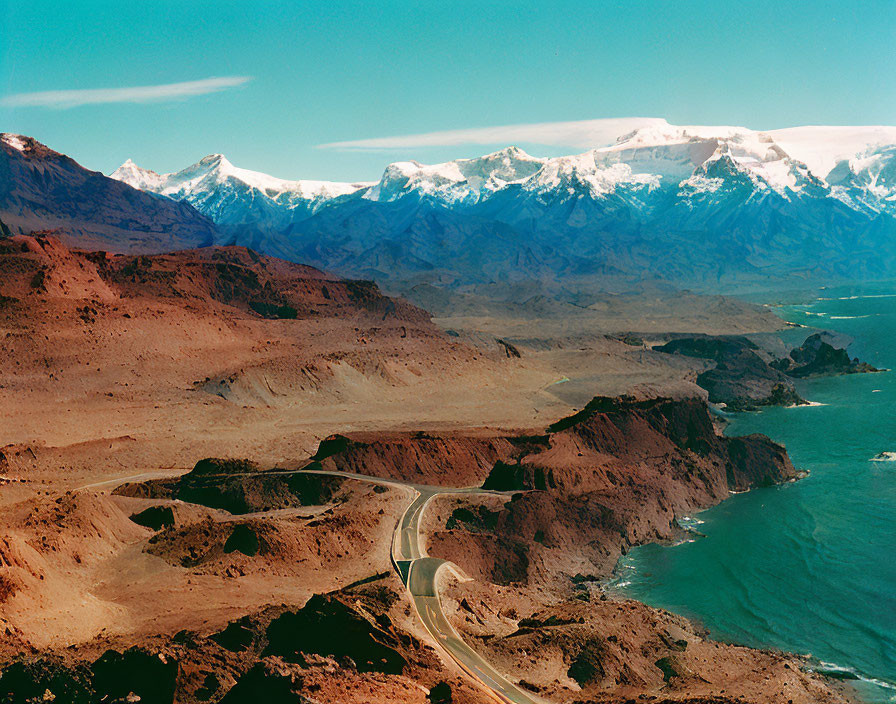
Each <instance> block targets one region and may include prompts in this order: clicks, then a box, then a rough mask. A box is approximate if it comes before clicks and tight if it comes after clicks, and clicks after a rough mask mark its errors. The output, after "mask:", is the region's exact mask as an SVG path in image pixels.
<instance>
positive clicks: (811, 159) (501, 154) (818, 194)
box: [0, 121, 896, 289]
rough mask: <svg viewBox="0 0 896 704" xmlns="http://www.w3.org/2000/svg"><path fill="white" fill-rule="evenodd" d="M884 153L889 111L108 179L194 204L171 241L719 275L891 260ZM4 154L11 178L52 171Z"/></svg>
mask: <svg viewBox="0 0 896 704" xmlns="http://www.w3.org/2000/svg"><path fill="white" fill-rule="evenodd" d="M17 140H18V141H20V142H22V143H24V144H29V145H30V144H32V143H33V140H32V141H29V140H28V139H27V138H22V137H18V136H15V135H4V137H3V140H2V141H3V146H4V149H3V151H4V153H5V155H6V157H7V158H6V161H7V162H10V161H11V159H10V158H11V157H16V156H19V157H20V159H19V161H22V160H23V159H21V157H27V158H25V159H24V160H25V161H28V159H29V158H30V160H31V162H33V161H34V158H35V157H34V156H33V155H34V154H35V149H36V148H29V149H24V150H23V149H16V147H15V143H16V141H17ZM34 144H37V143H34ZM41 147H42V145H41ZM42 148H43V149H44V150H46V151H47V152H48V153H50V154H53V155H55V152H51V151H50V150H47V149H46V148H45V147H42ZM29 155H31V156H29ZM894 156H896V128H890V127H863V128H852V127H802V128H790V129H783V130H772V131H767V132H757V131H754V130H749V129H746V128H741V127H705V126H690V127H689V126H674V125H670V124H668V123H666V122H665V121H658V122H656V123H653V124H650V125H648V126H646V127H644V126H642V127H640V128H638V129H634V130H632V131H630V132H628V133H626V134H623V135H620V136H619V138H618V139H617V140H616V142H615V144H612V145H610V146H604V147H597V148H594V149H591V150H589V151H586V152H584V153H581V154H576V155H572V156H561V157H551V158H540V157H535V156H531V155H529V154H527V153H526V152H524V151H522V150H521V149H519V148H517V147H508V148H505V149H502V150H500V151H497V152H494V153H492V154H487V155H485V156H482V157H479V158H474V159H459V160H455V161H450V162H445V163H442V164H434V165H426V164H422V163H419V162H416V161H404V162H396V163H393V164H390V165H388V166H387V167H386V168H385V170H384V172H383V175H382V177H381V178H380V180H379V181H377V182H373V183H337V182H328V181H311V180H299V181H286V180H282V179H278V178H274V177H272V176H268V175H265V174H261V173H258V172H254V171H249V170H246V169H241V168H238V167H236V166H234V165H233V164H231V163H230V162H229V161H228V160H227V159H226V158H225V157H224V156H223V155H220V154H215V155H211V156H207V157H205V158H203V159H201V160H200V161H199V162H197V163H196V164H193V165H191V166H188V167H187V168H185V169H183V170H182V171H179V172H176V173H171V174H158V173H155V172H153V171H150V170H147V169H142V168H140V167H139V166H137V165H136V164H134V163H133V162H131V161H130V160H128V161H127V162H125V163H124V164H123V165H122V166H121V167H119V168H118V169H117V170H116V171H115V172H114V173H113V174H112V175H111V180H112V181H115V182H120V183H122V184H127V185H129V186H132V187H133V188H134V189H137V191H138V192H141V195H146V196H147V197H148V198H151V201H152V204H151V205H150V201H149V200H147V199H146V198H143V199H141V198H139V197H138V196H136V195H130V198H131V199H133V200H134V202H135V203H136V204H137V206H136V207H137V209H138V210H140V211H141V213H142V214H143V215H145V216H147V218H146V219H147V220H148V221H150V222H156V223H157V222H159V216H158V215H156V214H155V213H156V211H158V212H159V214H164V217H168V218H170V217H172V214H171V208H176V207H177V204H181V205H183V206H186V205H189V206H192V208H193V209H195V211H198V213H195V212H194V213H189V212H188V211H187V210H183V211H177V212H178V213H181V215H182V217H181V220H180V221H179V223H180V224H181V227H180V228H179V229H177V231H174V230H172V228H167V231H169V232H170V235H169V238H170V241H171V244H175V240H176V241H177V243H180V246H181V247H186V246H195V244H196V242H197V241H202V240H203V239H208V238H209V237H211V240H212V241H213V242H214V243H215V244H228V245H229V244H235V245H244V246H247V247H251V248H253V249H255V250H258V251H261V252H264V253H266V254H271V255H274V256H279V257H283V258H286V259H290V260H294V261H301V262H305V263H308V264H311V265H314V266H319V267H323V268H326V269H328V270H332V271H336V272H339V273H341V274H347V275H352V276H363V277H366V278H373V279H376V280H378V281H381V282H384V283H385V282H391V283H395V282H402V283H405V284H407V283H410V284H414V283H419V282H428V283H437V284H466V283H474V284H482V283H490V282H492V281H503V282H512V281H517V280H525V279H540V280H547V279H550V280H555V281H576V280H586V279H593V278H594V277H595V276H604V277H623V278H628V279H659V280H665V281H668V282H671V283H674V284H679V285H681V284H685V285H691V286H698V287H704V288H721V289H725V288H730V287H732V286H737V285H740V284H751V285H752V284H771V283H777V282H779V281H780V280H782V279H783V280H786V281H793V280H795V279H799V280H807V279H809V280H815V279H817V280H822V279H824V280H831V279H852V278H883V277H888V276H892V275H893V274H894V272H896V159H894ZM48 158H50V157H48ZM60 159H66V158H65V157H61V155H56V156H55V157H52V158H51V159H50V160H51V161H53V163H54V164H56V163H57V162H59V161H60ZM12 161H16V159H14V158H13V159H12ZM69 161H70V160H69ZM71 164H74V162H71ZM66 165H67V167H70V165H69V164H68V163H67V162H66ZM0 168H3V169H6V170H9V169H10V166H9V165H5V166H0ZM17 168H18V169H19V172H21V173H18V172H17V173H16V174H15V175H14V178H15V179H16V180H17V181H20V180H22V179H25V180H27V179H28V178H32V180H34V179H37V182H38V183H42V182H43V181H41V179H44V180H45V179H47V178H49V177H50V175H48V174H46V173H44V172H41V174H39V175H35V174H28V173H24V172H23V171H22V169H23V167H21V166H19V167H17ZM54 168H57V169H58V166H54ZM88 173H92V172H88ZM53 175H56V174H53ZM96 178H101V177H100V176H99V175H97V176H96ZM69 180H71V179H69ZM109 181H110V180H109V179H105V180H104V183H106V184H107V185H105V186H104V188H107V189H108V188H112V189H113V192H114V187H112V186H110V185H108V182H109ZM21 188H22V187H21V186H19V190H21ZM14 195H15V194H14ZM72 200H73V201H76V202H79V203H82V204H83V203H88V202H90V197H89V194H88V195H86V196H85V197H78V198H74V199H72ZM0 201H2V202H0V206H2V209H3V210H2V214H0V217H2V218H3V220H4V221H5V222H6V223H7V225H9V226H11V227H12V228H13V230H15V229H16V226H19V231H22V230H23V228H22V223H23V217H22V216H21V215H20V214H19V213H20V211H22V210H25V211H27V212H28V214H29V215H31V214H33V213H34V212H38V211H39V208H38V207H36V206H35V205H34V202H35V201H36V199H31V200H30V201H29V200H28V199H27V198H23V197H21V196H19V197H18V200H16V199H13V200H12V203H11V205H10V199H9V197H8V196H7V194H6V193H4V192H0ZM104 202H108V199H104ZM10 207H12V209H13V211H14V212H13V213H11V214H10V213H9V210H10ZM17 209H18V210H17ZM151 213H152V215H150V214H151ZM75 215H78V214H77V213H75ZM205 218H207V219H208V220H209V221H211V222H213V223H214V227H213V228H209V227H208V223H207V221H206V220H205ZM32 219H33V218H32ZM109 219H110V218H109V217H107V218H106V220H109ZM111 219H113V220H114V217H113V218H111ZM25 220H26V221H27V218H25ZM137 221H138V222H140V219H139V218H137ZM26 224H27V222H26ZM103 225H104V227H105V228H106V229H108V228H109V227H110V225H109V224H108V223H107V222H104V223H103ZM201 225H204V227H203V226H201ZM184 229H186V230H189V232H183V233H182V232H181V230H184ZM80 231H81V232H82V233H86V229H85V228H84V227H83V226H81V227H80ZM200 231H201V235H200ZM101 235H102V236H105V234H104V233H101ZM150 239H153V238H150ZM164 244H165V242H163V241H161V240H159V238H158V237H155V239H154V240H153V241H152V242H151V243H150V245H151V246H152V247H154V248H155V251H159V250H158V248H159V247H162V246H163V245H164ZM150 245H147V246H150ZM137 246H140V245H139V243H137Z"/></svg>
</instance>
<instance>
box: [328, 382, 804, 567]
mask: <svg viewBox="0 0 896 704" xmlns="http://www.w3.org/2000/svg"><path fill="white" fill-rule="evenodd" d="M317 459H318V461H321V462H322V465H323V466H324V467H325V468H328V469H340V470H345V471H352V472H360V473H364V474H373V475H376V476H381V477H392V478H396V479H402V480H407V481H413V482H417V483H429V484H438V485H442V486H466V485H471V484H481V485H482V486H483V487H484V488H486V489H493V490H495V491H501V492H508V493H507V495H506V496H503V497H502V496H500V495H492V496H480V497H471V496H466V497H464V498H463V500H462V501H461V500H458V501H457V502H455V503H452V502H449V501H442V502H441V503H439V502H437V504H436V507H435V508H434V509H433V512H434V513H435V514H436V518H435V519H433V523H434V526H435V527H434V530H433V532H432V533H431V534H430V536H429V544H428V549H429V552H430V554H432V555H434V556H437V557H443V558H445V559H448V560H452V561H454V562H457V563H459V564H460V566H461V567H463V568H464V569H465V570H466V571H467V572H469V573H470V574H471V575H474V576H477V577H478V578H480V579H484V580H487V581H491V582H495V583H511V582H543V581H545V582H547V581H554V580H557V579H562V578H563V575H566V576H567V577H572V576H574V575H575V574H577V573H584V574H590V575H596V576H605V575H607V574H609V572H610V571H611V570H612V568H613V565H614V564H615V563H616V561H617V560H618V558H619V556H620V555H621V554H623V553H624V552H625V551H626V550H627V549H628V548H629V547H630V546H633V545H637V544H640V543H644V542H649V541H653V540H663V539H668V538H671V537H673V536H674V535H675V534H676V532H677V531H678V530H679V529H678V528H677V527H676V524H675V517H676V515H682V514H685V513H688V512H690V511H693V510H695V509H699V508H704V507H707V506H711V505H713V504H716V503H718V502H720V501H722V500H723V499H725V498H726V497H727V496H728V495H729V492H731V491H743V490H745V489H749V488H752V487H757V486H769V485H772V484H776V483H780V482H784V481H787V480H790V479H793V478H795V477H796V476H797V473H796V471H795V470H794V468H793V465H792V464H791V463H790V460H789V459H788V457H787V453H786V451H785V449H784V448H783V447H781V446H780V445H777V444H775V443H773V442H772V441H771V440H769V439H768V438H766V437H764V436H759V435H754V436H749V437H740V438H727V437H724V436H722V435H720V434H719V433H717V432H716V428H715V426H714V424H713V421H712V418H711V416H710V414H709V410H708V408H707V406H706V404H705V403H704V402H703V401H701V400H699V399H685V400H672V399H651V400H647V401H636V400H634V399H630V398H625V397H623V398H618V399H611V398H603V397H599V398H595V399H594V400H593V401H591V402H590V403H589V404H588V405H587V406H586V407H585V409H583V410H582V411H580V412H579V413H576V414H575V415H573V416H570V417H568V418H565V419H562V420H560V421H558V422H557V423H555V424H553V425H552V426H550V427H549V428H548V429H547V431H546V432H543V433H529V434H522V433H519V434H501V433H497V432H494V433H491V434H490V433H487V432H483V433H480V434H478V435H473V434H460V433H452V434H448V433H445V434H441V435H423V434H410V433H402V434H399V433H394V434H390V435H387V436H383V435H377V436H374V435H369V436H363V435H353V436H351V437H350V438H331V439H329V440H327V441H325V442H324V443H323V444H322V446H321V451H320V452H319V453H318V458H317Z"/></svg>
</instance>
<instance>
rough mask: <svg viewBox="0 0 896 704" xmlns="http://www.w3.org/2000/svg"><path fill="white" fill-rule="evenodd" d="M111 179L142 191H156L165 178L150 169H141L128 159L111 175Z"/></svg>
mask: <svg viewBox="0 0 896 704" xmlns="http://www.w3.org/2000/svg"><path fill="white" fill-rule="evenodd" d="M110 176H111V178H114V179H116V180H118V181H121V182H123V183H126V184H128V185H129V186H133V187H134V188H139V189H140V190H142V191H155V190H156V189H157V188H158V187H159V186H160V184H161V183H162V179H163V178H164V177H163V176H160V175H159V174H157V173H156V172H155V171H150V170H149V169H141V168H140V167H139V166H137V165H136V164H135V163H134V162H133V161H131V160H130V159H128V160H127V161H125V162H124V163H123V164H122V165H121V166H119V167H118V168H117V169H115V171H113V172H112V173H111V174H110Z"/></svg>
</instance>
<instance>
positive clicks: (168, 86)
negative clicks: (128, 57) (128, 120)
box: [0, 76, 252, 109]
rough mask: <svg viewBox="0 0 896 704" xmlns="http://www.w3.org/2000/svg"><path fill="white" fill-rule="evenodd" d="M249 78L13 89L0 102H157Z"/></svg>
mask: <svg viewBox="0 0 896 704" xmlns="http://www.w3.org/2000/svg"><path fill="white" fill-rule="evenodd" d="M251 80H252V77H251V76H223V77H220V78H204V79H202V80H199V81H183V82H181V83H164V84H162V85H157V86H130V87H125V88H88V89H85V90H47V91H40V92H37V93H17V94H15V95H6V96H3V97H2V98H0V105H3V106H4V107H9V108H31V107H43V108H58V109H66V108H74V107H79V106H81V105H102V104H107V103H157V102H163V101H166V100H181V99H185V98H192V97H194V96H197V95H206V94H208V93H218V92H220V91H223V90H228V89H230V88H237V87H239V86H241V85H244V84H246V83H248V82H249V81H251Z"/></svg>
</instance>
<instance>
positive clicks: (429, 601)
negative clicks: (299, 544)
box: [79, 469, 544, 704]
mask: <svg viewBox="0 0 896 704" xmlns="http://www.w3.org/2000/svg"><path fill="white" fill-rule="evenodd" d="M301 472H304V473H307V474H324V475H327V476H334V477H342V478H345V479H356V480H358V481H363V482H367V483H369V484H380V485H390V486H401V487H406V488H409V489H412V490H414V491H415V492H416V498H415V499H414V501H413V502H411V504H410V505H409V506H408V507H407V509H406V510H405V512H404V514H403V515H402V517H401V519H400V520H399V521H398V523H397V524H396V526H395V532H394V533H393V536H392V562H393V564H394V566H395V569H396V571H397V572H398V574H399V577H401V581H402V583H403V584H404V585H405V586H406V587H407V590H408V593H409V594H410V596H411V600H412V601H413V602H414V606H415V608H416V609H417V613H418V615H419V616H420V620H421V621H422V622H423V625H424V626H425V627H426V630H427V631H429V634H430V635H431V636H432V638H433V640H434V641H435V642H436V644H437V645H438V646H439V647H441V648H442V649H443V650H444V651H445V652H446V653H447V654H448V655H449V656H450V657H451V659H452V660H454V661H455V662H456V663H457V664H458V665H459V666H460V668H461V669H462V670H463V671H464V672H466V673H467V674H468V675H469V676H470V677H472V678H473V679H474V680H476V681H477V682H478V683H480V684H481V685H483V687H484V688H485V690H486V692H488V693H489V694H490V695H492V697H493V698H494V699H495V700H497V701H499V702H502V703H503V704H540V703H541V702H543V701H544V700H542V699H540V698H537V697H535V696H533V695H531V694H529V693H528V692H525V691H523V690H521V689H520V688H519V687H517V686H516V685H515V684H513V683H512V682H510V680H508V679H506V678H505V677H504V676H503V675H501V673H499V672H498V671H497V670H495V668H493V667H492V666H491V665H490V664H489V663H488V661H486V660H485V658H483V657H482V656H481V655H479V653H477V652H476V651H475V650H473V649H472V648H471V647H470V646H469V645H467V644H466V643H465V642H464V640H463V638H461V637H460V634H459V633H458V632H457V631H456V630H454V627H453V626H452V625H451V624H450V623H449V622H448V619H447V618H446V617H445V613H444V611H442V604H441V602H440V601H439V577H440V575H442V574H443V573H444V572H445V571H446V570H452V571H453V572H455V574H456V575H457V576H458V577H459V578H461V579H469V577H466V576H465V575H463V573H462V572H461V570H460V569H459V568H458V567H457V566H456V565H454V564H453V563H451V562H447V561H445V560H440V559H437V558H434V557H429V556H427V555H426V551H425V550H424V549H423V548H422V547H421V545H420V518H421V516H422V515H423V512H424V510H425V509H426V505H427V504H428V503H429V502H430V500H432V498H433V497H434V496H438V495H439V494H499V493H500V492H495V491H486V490H483V489H481V488H479V487H439V486H429V485H423V484H411V483H409V482H403V481H400V480H397V479H383V478H380V477H371V476H369V475H366V474H355V473H353V472H339V471H330V470H323V469H318V470H315V469H311V470H304V469H299V470H284V471H282V472H280V471H278V472H271V474H297V473H301ZM161 476H172V474H171V473H170V472H168V473H162V472H145V473H143V474H136V475H132V476H129V477H121V478H119V479H109V480H105V481H101V482H95V483H93V484H87V485H85V486H82V487H79V489H99V488H104V487H109V486H112V487H114V486H117V485H120V484H123V483H125V482H128V481H138V480H142V479H151V478H157V477H161ZM241 518H245V516H241Z"/></svg>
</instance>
